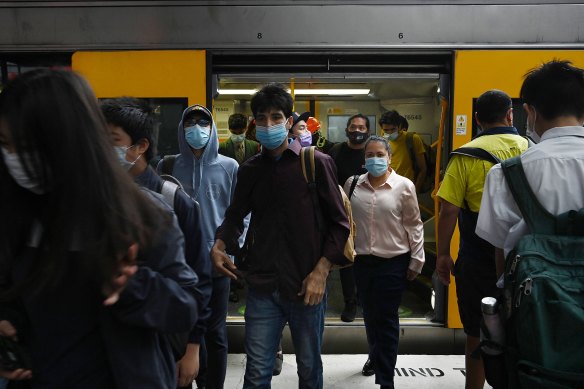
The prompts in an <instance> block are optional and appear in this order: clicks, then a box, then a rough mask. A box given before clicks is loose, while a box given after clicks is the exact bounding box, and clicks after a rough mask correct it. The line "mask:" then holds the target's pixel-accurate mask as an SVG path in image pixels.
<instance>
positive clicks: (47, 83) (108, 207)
mask: <svg viewBox="0 0 584 389" xmlns="http://www.w3.org/2000/svg"><path fill="white" fill-rule="evenodd" d="M0 119H1V123H2V126H3V130H4V134H5V135H8V136H7V138H8V142H9V144H11V145H12V146H13V147H14V149H15V152H16V154H18V156H19V158H20V161H21V162H22V163H23V164H24V166H25V170H26V172H27V174H28V175H29V177H32V178H36V179H38V180H40V182H41V183H42V184H43V186H44V187H45V188H46V189H47V192H46V194H43V195H34V194H32V193H31V192H30V191H28V190H26V189H23V188H21V187H20V186H18V184H16V182H15V181H14V180H12V179H11V177H10V175H9V173H8V170H7V166H6V165H5V162H4V160H3V159H2V158H0V183H1V187H2V190H0V215H2V217H3V219H4V220H5V222H3V223H0V247H2V246H4V247H3V251H4V253H3V257H2V260H1V261H0V262H3V266H9V264H10V263H13V262H14V261H16V260H18V259H17V258H16V253H17V252H18V251H17V250H19V249H21V247H18V246H15V244H22V242H23V239H26V236H27V234H28V233H30V224H31V222H32V219H34V218H37V219H40V221H41V222H42V224H43V231H44V233H43V235H42V239H41V241H40V243H39V246H38V247H46V250H39V254H38V255H39V256H40V257H39V258H37V260H36V261H35V262H34V266H31V268H30V270H29V272H28V273H27V274H26V277H25V278H24V281H23V282H21V283H19V284H16V285H13V286H12V287H11V289H10V290H8V291H3V293H2V297H3V298H10V297H9V296H14V294H15V293H16V294H18V293H20V292H22V291H23V290H25V289H26V290H28V291H31V292H37V293H38V292H40V291H41V290H43V289H45V288H48V287H56V286H57V285H59V284H60V283H62V282H69V280H67V279H65V275H66V274H67V271H68V266H69V265H70V260H69V259H70V255H69V253H70V251H71V249H72V246H73V247H75V250H76V251H77V250H78V251H79V252H80V255H79V263H80V266H79V267H80V269H82V270H83V271H84V272H85V273H84V274H83V275H85V276H87V277H88V278H89V279H90V280H92V281H95V282H96V285H99V287H100V288H101V286H103V285H105V284H110V283H111V282H112V279H113V276H114V275H116V274H118V269H119V262H120V257H122V256H123V254H125V253H126V252H127V250H128V247H129V246H130V245H131V244H134V243H137V244H138V245H139V247H140V250H145V249H148V247H149V246H150V243H149V242H151V241H152V240H153V239H154V238H155V237H157V236H159V234H160V232H159V230H158V229H159V228H161V226H167V225H168V223H170V220H169V219H167V218H166V217H165V216H164V215H163V214H162V213H161V211H160V210H158V209H157V208H155V207H154V205H153V204H152V203H151V201H150V200H148V199H147V198H146V197H145V196H144V195H143V194H142V193H141V191H140V189H139V188H138V187H137V186H136V185H135V184H134V182H133V181H132V180H131V179H129V178H128V172H127V171H125V170H124V169H123V168H122V167H121V166H120V164H119V162H118V159H117V156H116V154H115V153H114V150H113V148H112V146H111V143H110V138H109V134H108V131H107V126H106V122H105V119H104V117H103V116H102V114H101V111H100V109H99V106H98V102H97V99H96V98H95V96H94V95H93V93H92V91H91V89H90V87H89V85H88V84H87V82H86V81H85V80H84V79H83V78H82V77H80V76H79V75H77V74H76V73H74V72H71V71H63V70H48V69H40V70H33V71H31V72H27V73H24V74H22V75H20V76H18V77H17V78H15V79H13V80H12V81H10V82H9V83H8V84H7V85H6V87H5V88H4V90H3V91H2V93H1V94H0ZM27 153H28V155H29V156H32V157H31V158H30V159H29V158H27V157H25V155H27ZM7 220H13V221H14V223H15V225H13V226H10V227H9V226H8V224H9V223H8V222H6V221H7ZM165 220H166V222H165V223H163V221H165ZM19 227H20V230H19ZM18 231H19V232H18ZM12 238H17V239H18V240H16V239H12ZM4 254H7V255H4ZM7 264H8V265H7Z"/></svg>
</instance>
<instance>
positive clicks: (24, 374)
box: [0, 320, 32, 381]
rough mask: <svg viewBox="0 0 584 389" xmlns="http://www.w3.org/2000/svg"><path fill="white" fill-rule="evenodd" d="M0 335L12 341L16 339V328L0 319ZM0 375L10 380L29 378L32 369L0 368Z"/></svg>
mask: <svg viewBox="0 0 584 389" xmlns="http://www.w3.org/2000/svg"><path fill="white" fill-rule="evenodd" d="M0 336H4V337H6V338H9V339H11V340H13V341H15V342H16V341H18V338H17V337H16V328H14V326H13V325H12V323H10V322H9V321H7V320H0ZM0 377H3V378H6V379H8V380H12V381H21V380H29V379H31V378H32V371H31V370H28V369H16V370H1V369H0Z"/></svg>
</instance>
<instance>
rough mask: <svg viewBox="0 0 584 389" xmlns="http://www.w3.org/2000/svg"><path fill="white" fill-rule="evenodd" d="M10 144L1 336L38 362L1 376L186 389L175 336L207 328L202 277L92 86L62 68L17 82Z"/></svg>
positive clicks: (3, 162) (2, 164) (1, 187)
mask: <svg viewBox="0 0 584 389" xmlns="http://www.w3.org/2000/svg"><path fill="white" fill-rule="evenodd" d="M0 146H1V147H0V149H1V155H2V157H1V158H0V215H2V222H1V223H0V336H2V337H4V339H6V338H9V339H10V340H11V341H15V342H17V344H18V345H19V347H21V348H22V349H24V350H25V351H26V352H27V353H28V354H29V357H30V358H29V363H26V362H24V363H22V364H21V365H20V366H13V367H12V368H11V369H10V370H9V369H6V368H5V369H4V370H0V376H3V377H5V378H9V379H11V380H30V381H29V382H30V386H31V387H33V388H35V387H42V388H65V387H67V388H84V389H87V388H116V387H117V388H175V385H176V365H175V361H174V357H173V354H172V349H171V345H170V342H169V340H168V338H167V337H166V336H165V334H166V333H178V332H187V331H189V330H190V329H191V328H192V327H193V325H194V323H195V321H196V320H197V303H196V299H195V284H196V281H197V277H196V274H195V273H194V272H193V271H192V270H191V269H190V268H189V267H188V266H187V265H186V263H185V260H184V253H183V237H182V234H181V233H180V231H179V230H178V227H177V225H176V220H175V219H173V218H172V214H171V213H170V211H169V209H168V208H167V209H164V206H165V205H164V202H163V200H162V199H159V198H155V197H152V195H150V194H148V193H146V192H145V191H141V190H140V189H139V188H138V187H137V186H136V185H135V184H134V183H133V182H131V181H130V180H128V179H127V176H126V175H127V172H126V171H124V170H123V168H122V167H121V166H120V164H119V162H118V158H117V156H116V154H115V152H114V150H113V148H112V146H111V144H110V141H109V138H108V132H107V127H106V123H105V120H104V119H103V116H102V115H101V112H100V109H99V106H98V104H97V99H96V98H95V96H94V95H93V93H92V92H91V89H90V88H89V85H88V84H87V83H86V81H85V80H84V79H82V78H81V77H80V76H78V75H76V74H75V73H73V72H68V71H57V70H35V71H32V72H28V73H25V74H23V75H21V76H19V77H18V78H16V79H14V80H13V81H11V82H10V83H9V84H8V85H7V86H6V87H5V88H4V90H3V91H2V93H1V94H0ZM157 203H158V204H157Z"/></svg>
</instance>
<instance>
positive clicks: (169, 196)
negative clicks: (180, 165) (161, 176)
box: [160, 180, 178, 209]
mask: <svg viewBox="0 0 584 389" xmlns="http://www.w3.org/2000/svg"><path fill="white" fill-rule="evenodd" d="M177 190H178V185H177V184H175V183H174V182H171V181H166V180H163V181H162V187H161V188H160V194H161V195H162V197H164V201H166V204H168V205H170V206H171V207H172V209H174V198H175V196H176V191H177Z"/></svg>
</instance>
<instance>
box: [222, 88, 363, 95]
mask: <svg viewBox="0 0 584 389" xmlns="http://www.w3.org/2000/svg"><path fill="white" fill-rule="evenodd" d="M369 91H370V89H295V90H294V94H295V95H327V96H343V95H345V96H346V95H348V96H351V95H367V94H369ZM217 92H218V93H219V94H220V95H253V94H254V93H256V92H257V89H219V90H218V91H217ZM290 92H291V91H290V89H288V93H290Z"/></svg>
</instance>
